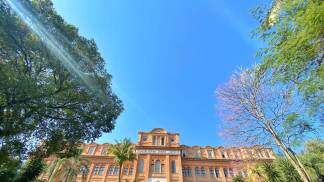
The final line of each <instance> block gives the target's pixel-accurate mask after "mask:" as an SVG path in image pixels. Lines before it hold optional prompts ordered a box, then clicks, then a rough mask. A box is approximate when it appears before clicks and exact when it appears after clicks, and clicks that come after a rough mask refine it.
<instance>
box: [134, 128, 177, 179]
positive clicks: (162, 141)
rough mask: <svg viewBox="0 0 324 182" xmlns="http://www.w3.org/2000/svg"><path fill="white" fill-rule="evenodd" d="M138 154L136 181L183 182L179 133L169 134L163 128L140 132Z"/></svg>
mask: <svg viewBox="0 0 324 182" xmlns="http://www.w3.org/2000/svg"><path fill="white" fill-rule="evenodd" d="M136 154H137V159H138V160H137V163H138V164H137V166H138V168H137V170H138V171H137V173H136V181H139V182H144V181H145V182H146V181H148V182H169V181H173V182H179V181H183V179H182V172H181V148H180V143H179V134H178V133H168V132H167V131H166V130H165V129H162V128H155V129H153V130H152V131H150V132H139V133H138V142H137V145H136Z"/></svg>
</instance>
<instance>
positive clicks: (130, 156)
mask: <svg viewBox="0 0 324 182" xmlns="http://www.w3.org/2000/svg"><path fill="white" fill-rule="evenodd" d="M108 150H109V152H110V153H111V154H113V155H114V157H115V161H116V163H117V164H118V166H119V172H118V181H119V182H120V181H121V172H122V167H123V164H124V162H125V161H133V160H135V157H136V156H135V153H134V152H135V149H134V145H133V144H132V142H131V141H130V140H129V139H123V140H121V141H116V144H114V145H112V146H111V147H110V148H109V149H108Z"/></svg>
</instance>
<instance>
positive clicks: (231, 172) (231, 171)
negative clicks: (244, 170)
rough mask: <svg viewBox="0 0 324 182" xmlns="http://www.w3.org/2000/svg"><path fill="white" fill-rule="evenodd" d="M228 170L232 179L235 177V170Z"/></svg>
mask: <svg viewBox="0 0 324 182" xmlns="http://www.w3.org/2000/svg"><path fill="white" fill-rule="evenodd" d="M228 170H229V174H230V176H231V177H234V172H233V169H232V168H229V169H228Z"/></svg>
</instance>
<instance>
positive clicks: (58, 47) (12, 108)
mask: <svg viewBox="0 0 324 182" xmlns="http://www.w3.org/2000/svg"><path fill="white" fill-rule="evenodd" d="M13 5H14V6H13ZM0 48H1V49H0V138H1V145H0V146H1V151H2V152H4V153H7V154H8V155H11V156H20V157H24V156H26V154H29V155H33V154H37V155H42V156H47V155H50V154H53V153H62V152H64V153H66V154H67V155H69V154H73V153H74V154H75V153H76V151H77V145H78V144H79V143H81V142H84V141H92V140H95V139H96V138H98V137H100V136H101V135H102V133H103V132H110V131H111V130H112V129H113V128H114V125H115V120H116V119H117V117H118V115H119V114H120V113H121V112H122V110H123V107H122V103H121V101H120V99H119V98H118V97H117V96H116V95H115V94H114V93H113V92H112V89H111V75H110V74H109V73H108V72H107V71H106V69H105V61H104V60H103V58H102V57H101V55H100V53H99V52H98V49H97V46H96V43H95V42H94V41H93V40H88V39H87V38H84V37H82V36H80V35H79V34H78V30H77V28H76V27H74V26H73V25H70V24H68V23H66V22H65V21H64V20H63V19H62V17H60V16H59V15H58V14H57V13H56V12H55V10H54V9H53V5H52V3H51V1H48V0H33V1H28V0H24V1H0ZM40 144H41V145H40Z"/></svg>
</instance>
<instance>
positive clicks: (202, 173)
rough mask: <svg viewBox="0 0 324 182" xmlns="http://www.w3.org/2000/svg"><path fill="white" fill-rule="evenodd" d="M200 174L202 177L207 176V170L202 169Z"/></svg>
mask: <svg viewBox="0 0 324 182" xmlns="http://www.w3.org/2000/svg"><path fill="white" fill-rule="evenodd" d="M200 174H201V176H206V170H205V168H204V167H201V170H200Z"/></svg>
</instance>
